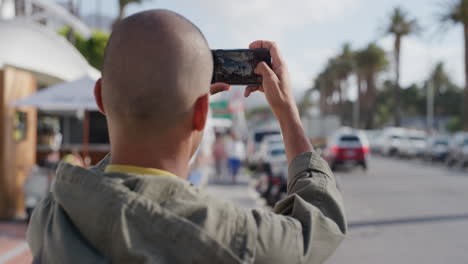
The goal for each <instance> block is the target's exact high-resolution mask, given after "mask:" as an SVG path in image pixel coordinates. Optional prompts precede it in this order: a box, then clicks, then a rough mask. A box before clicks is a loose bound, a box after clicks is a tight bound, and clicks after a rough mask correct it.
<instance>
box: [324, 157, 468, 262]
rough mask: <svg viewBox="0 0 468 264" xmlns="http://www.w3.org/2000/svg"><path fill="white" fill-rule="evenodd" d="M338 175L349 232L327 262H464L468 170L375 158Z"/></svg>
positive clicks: (466, 259)
mask: <svg viewBox="0 0 468 264" xmlns="http://www.w3.org/2000/svg"><path fill="white" fill-rule="evenodd" d="M337 176H338V178H339V180H340V186H341V188H342V191H343V194H344V199H345V206H346V211H347V215H348V223H349V232H348V235H347V238H346V240H345V241H344V242H343V243H342V244H341V246H340V248H339V249H338V250H337V252H336V253H335V255H334V256H333V257H332V258H330V259H329V261H328V262H327V264H341V263H343V264H345V263H346V264H354V263H356V264H357V263H379V264H386V263H388V264H390V263H391V264H394V263H401V264H404V263H411V264H414V263H425V264H431V263H434V264H435V263H437V264H440V263H468V172H463V171H459V170H458V171H457V170H448V169H447V168H445V167H443V166H440V165H438V166H435V165H430V164H425V163H422V162H419V161H408V160H392V159H383V158H373V159H372V160H371V163H370V169H369V171H368V172H367V173H363V171H362V170H360V169H356V170H352V171H348V172H346V171H342V172H337Z"/></svg>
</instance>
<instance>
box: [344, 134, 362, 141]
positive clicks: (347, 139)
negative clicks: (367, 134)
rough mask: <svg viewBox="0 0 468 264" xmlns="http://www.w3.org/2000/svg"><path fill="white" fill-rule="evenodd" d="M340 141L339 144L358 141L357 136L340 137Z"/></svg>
mask: <svg viewBox="0 0 468 264" xmlns="http://www.w3.org/2000/svg"><path fill="white" fill-rule="evenodd" d="M340 141H341V142H359V141H360V140H359V137H357V136H353V135H349V136H341V137H340Z"/></svg>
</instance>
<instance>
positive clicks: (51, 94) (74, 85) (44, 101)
mask: <svg viewBox="0 0 468 264" xmlns="http://www.w3.org/2000/svg"><path fill="white" fill-rule="evenodd" d="M95 82H96V81H95V80H94V79H92V78H90V77H88V76H85V77H82V78H80V79H78V80H75V81H72V82H63V83H59V84H56V85H53V86H50V87H48V88H44V89H42V90H40V91H38V92H37V93H35V94H33V95H31V96H28V97H25V98H23V99H20V100H18V101H16V102H14V103H13V106H34V107H37V108H38V109H41V110H48V111H74V110H89V111H94V110H98V107H97V105H96V102H95V100H94V85H95Z"/></svg>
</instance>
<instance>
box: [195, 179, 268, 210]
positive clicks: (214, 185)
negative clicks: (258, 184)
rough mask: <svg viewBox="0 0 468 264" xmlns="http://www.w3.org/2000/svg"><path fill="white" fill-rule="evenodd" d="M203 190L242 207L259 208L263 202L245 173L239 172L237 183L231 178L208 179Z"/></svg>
mask: <svg viewBox="0 0 468 264" xmlns="http://www.w3.org/2000/svg"><path fill="white" fill-rule="evenodd" d="M204 190H205V191H206V192H207V193H209V194H211V195H213V196H214V197H218V198H220V199H224V200H227V201H231V202H233V203H235V204H237V205H239V206H240V207H244V208H249V209H251V208H261V207H263V206H264V202H263V200H262V199H260V198H259V196H258V193H257V192H256V191H255V189H254V187H253V186H251V184H250V176H249V175H248V174H246V173H241V174H239V176H238V178H237V183H236V184H233V183H232V179H231V178H227V177H224V178H221V180H216V179H210V181H209V183H208V184H207V186H205V188H204Z"/></svg>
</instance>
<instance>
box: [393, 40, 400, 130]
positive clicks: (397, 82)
mask: <svg viewBox="0 0 468 264" xmlns="http://www.w3.org/2000/svg"><path fill="white" fill-rule="evenodd" d="M400 51H401V36H399V35H397V36H396V37H395V71H396V73H395V102H394V104H395V106H394V107H395V108H394V115H395V126H397V127H399V126H401V100H400Z"/></svg>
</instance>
